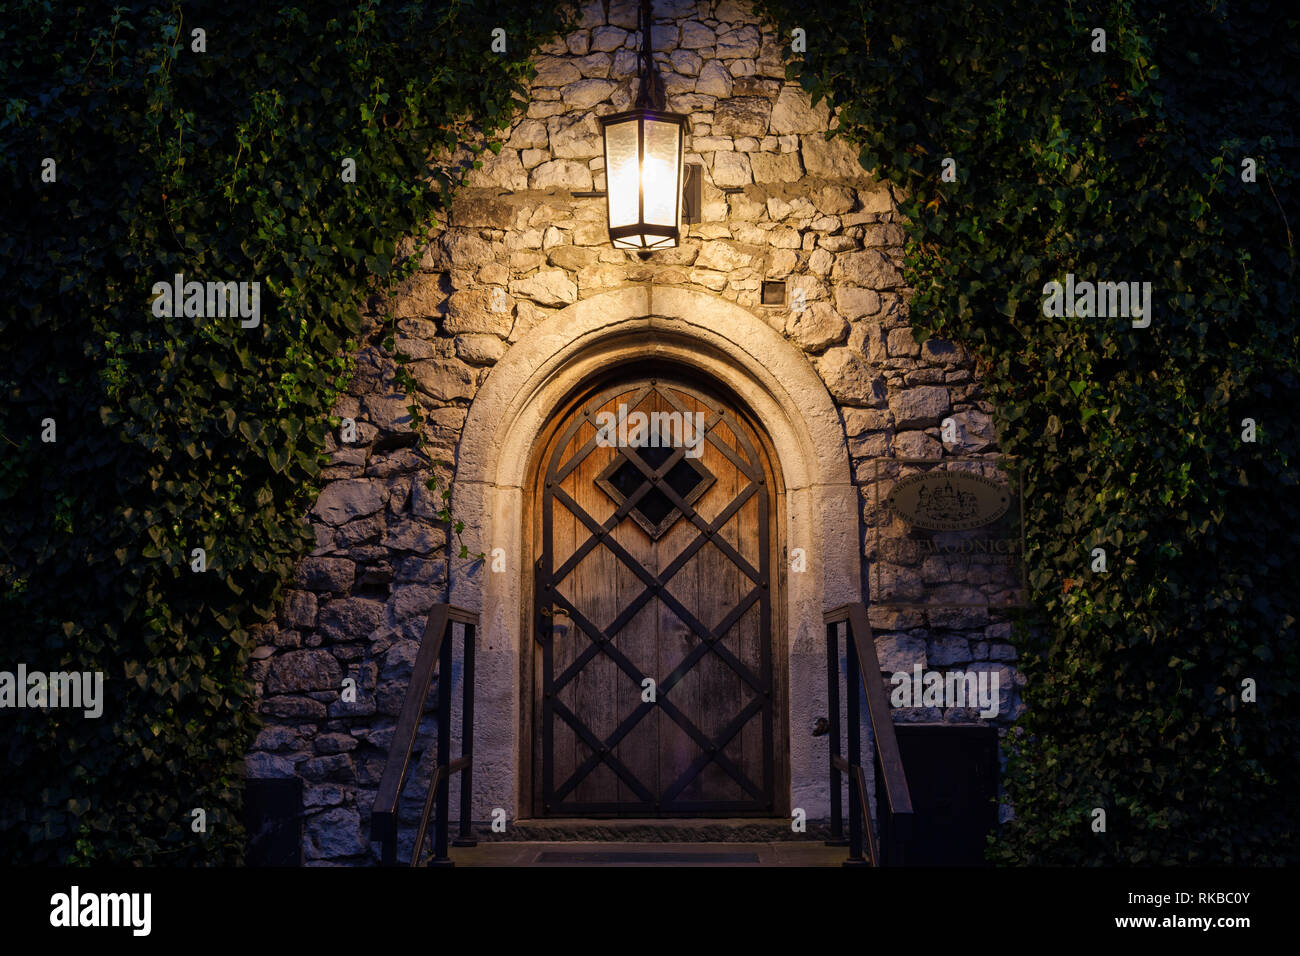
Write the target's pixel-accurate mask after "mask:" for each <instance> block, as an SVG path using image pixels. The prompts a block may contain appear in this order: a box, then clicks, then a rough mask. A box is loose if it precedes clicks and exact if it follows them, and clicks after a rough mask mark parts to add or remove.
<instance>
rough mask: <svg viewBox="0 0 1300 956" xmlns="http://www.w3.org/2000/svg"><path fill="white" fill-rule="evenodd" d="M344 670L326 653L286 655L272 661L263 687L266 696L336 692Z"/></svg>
mask: <svg viewBox="0 0 1300 956" xmlns="http://www.w3.org/2000/svg"><path fill="white" fill-rule="evenodd" d="M342 679H343V670H342V668H340V667H339V662H338V660H336V659H335V657H334V655H333V654H331V653H330V652H329V651H323V650H305V651H289V652H288V653H287V654H281V655H279V656H278V657H276V658H274V659H273V660H272V661H271V670H270V672H269V673H268V674H267V675H266V681H265V682H264V684H263V686H264V688H265V692H266V693H267V694H283V693H295V692H301V691H309V690H338V688H339V685H340V682H341V681H342Z"/></svg>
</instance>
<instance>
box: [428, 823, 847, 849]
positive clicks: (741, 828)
mask: <svg viewBox="0 0 1300 956" xmlns="http://www.w3.org/2000/svg"><path fill="white" fill-rule="evenodd" d="M453 829H454V828H453ZM474 830H475V837H476V839H478V840H479V841H480V842H483V843H521V842H533V843H537V842H553V843H561V842H590V843H777V842H801V843H807V842H809V841H815V842H821V841H823V840H826V839H827V838H829V836H830V825H829V824H827V823H816V822H811V821H810V822H809V823H808V825H807V830H806V831H805V832H803V833H796V832H794V830H793V829H791V821H790V818H789V817H723V818H699V817H693V818H680V819H679V818H670V817H649V818H644V819H636V818H619V819H607V818H602V819H596V818H578V817H574V818H563V819H561V818H545V819H524V820H515V821H514V822H512V823H511V824H510V826H509V827H508V828H507V830H506V832H505V833H492V832H491V831H490V829H489V828H488V827H487V826H485V825H481V824H480V825H476V826H475V827H474Z"/></svg>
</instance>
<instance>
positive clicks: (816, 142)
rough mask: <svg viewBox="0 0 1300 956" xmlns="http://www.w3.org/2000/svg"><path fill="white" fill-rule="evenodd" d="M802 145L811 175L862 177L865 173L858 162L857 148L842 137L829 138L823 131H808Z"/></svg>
mask: <svg viewBox="0 0 1300 956" xmlns="http://www.w3.org/2000/svg"><path fill="white" fill-rule="evenodd" d="M801 145H802V152H803V164H804V166H805V167H806V168H807V170H808V175H809V176H817V177H820V178H822V179H860V178H862V177H863V176H864V175H865V171H864V170H863V168H862V166H861V164H860V163H859V162H858V150H857V148H856V147H854V146H853V145H852V144H851V143H849V142H848V141H846V140H844V139H842V138H840V137H836V138H835V139H831V140H827V139H826V138H825V137H824V136H823V135H822V134H821V133H808V134H807V135H805V136H803V137H802V141H801Z"/></svg>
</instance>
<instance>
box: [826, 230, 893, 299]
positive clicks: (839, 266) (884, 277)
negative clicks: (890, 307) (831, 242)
mask: <svg viewBox="0 0 1300 956" xmlns="http://www.w3.org/2000/svg"><path fill="white" fill-rule="evenodd" d="M830 238H834V237H830ZM831 278H832V279H834V280H835V281H837V282H846V283H848V284H850V285H855V286H860V287H862V288H865V289H896V288H899V287H901V286H902V285H903V276H902V273H900V272H899V271H898V269H897V268H895V266H894V263H893V262H891V261H890V259H889V257H888V256H886V255H885V254H884V253H883V252H881V251H880V250H878V249H867V250H864V251H862V252H849V253H844V254H842V255H840V256H839V257H837V258H836V260H835V268H834V269H832V270H831Z"/></svg>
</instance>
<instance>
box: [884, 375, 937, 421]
mask: <svg viewBox="0 0 1300 956" xmlns="http://www.w3.org/2000/svg"><path fill="white" fill-rule="evenodd" d="M948 407H949V405H948V390H947V389H946V388H944V387H942V386H938V385H922V386H920V387H919V388H909V389H907V390H905V391H901V392H896V393H894V394H893V395H891V396H890V398H889V410H890V411H891V412H893V413H894V421H895V422H896V423H897V427H898V428H900V429H902V428H917V427H921V428H924V427H927V426H930V425H937V424H939V419H941V418H942V417H943V416H944V415H946V414H947V413H948Z"/></svg>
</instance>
